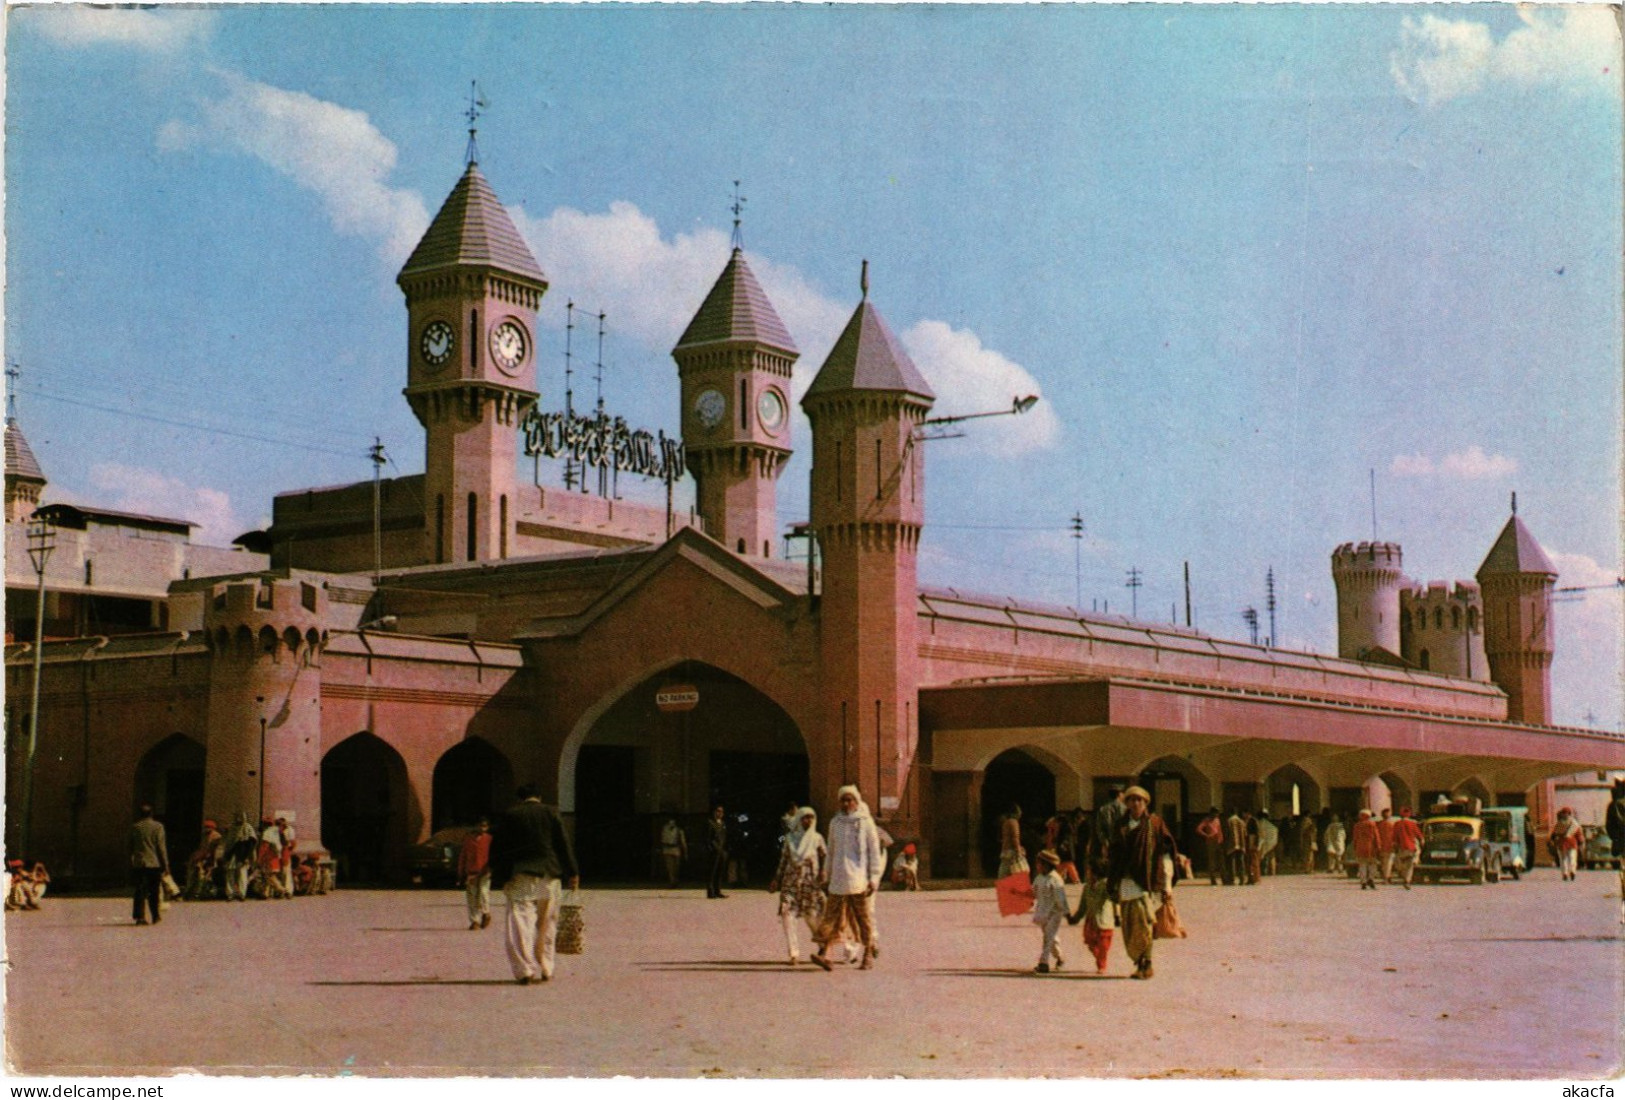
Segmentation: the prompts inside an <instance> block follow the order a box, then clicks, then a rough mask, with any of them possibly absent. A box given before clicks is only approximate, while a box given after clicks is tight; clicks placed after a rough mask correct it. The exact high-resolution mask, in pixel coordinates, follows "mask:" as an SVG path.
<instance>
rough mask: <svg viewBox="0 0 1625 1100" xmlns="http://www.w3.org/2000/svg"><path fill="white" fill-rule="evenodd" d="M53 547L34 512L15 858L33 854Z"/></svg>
mask: <svg viewBox="0 0 1625 1100" xmlns="http://www.w3.org/2000/svg"><path fill="white" fill-rule="evenodd" d="M55 549H56V525H55V524H54V523H52V522H51V521H50V519H49V518H47V517H45V516H42V515H40V514H39V513H38V512H35V513H34V515H33V516H32V518H30V520H29V522H28V560H29V562H30V563H32V564H33V566H34V573H35V574H36V575H37V576H38V577H39V587H38V588H37V589H36V590H35V597H34V688H33V699H32V701H31V703H30V705H29V708H28V754H27V756H26V757H25V758H24V761H23V829H22V850H21V851H19V852H17V853H16V858H27V857H29V856H30V855H32V853H33V848H32V847H31V844H32V842H33V830H34V750H35V749H36V747H37V746H38V745H39V687H40V673H41V671H42V665H43V660H42V658H43V657H44V653H43V652H42V651H43V649H44V645H45V565H46V563H47V562H49V561H50V560H51V551H53V550H55Z"/></svg>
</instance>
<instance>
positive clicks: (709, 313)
mask: <svg viewBox="0 0 1625 1100" xmlns="http://www.w3.org/2000/svg"><path fill="white" fill-rule="evenodd" d="M671 354H672V358H673V359H675V360H677V373H678V377H679V378H680V379H681V382H682V401H683V420H682V424H683V445H684V448H685V449H686V450H687V452H688V472H689V473H691V474H693V475H694V486H695V488H694V497H695V506H696V507H697V508H698V510H699V513H700V515H701V517H702V518H704V520H705V531H706V534H708V535H710V536H711V537H712V538H714V539H716V540H717V541H718V542H720V543H722V545H724V546H726V547H727V548H728V549H729V550H732V551H733V552H734V553H736V554H739V555H741V556H742V557H750V558H757V557H760V558H769V557H772V556H773V541H774V538H775V536H776V534H777V527H778V516H777V508H778V504H777V486H778V479H779V472H780V470H782V469H783V468H784V463H785V461H786V460H787V459H788V458H789V457H790V368H791V366H792V365H793V364H794V363H795V361H796V358H797V357H798V356H799V355H800V354H801V353H800V352H798V351H797V350H796V345H795V341H793V340H791V339H790V333H789V330H788V329H786V328H785V327H784V322H783V321H781V320H779V315H778V313H777V312H775V311H774V309H773V303H771V302H769V301H768V299H767V295H766V294H764V293H763V292H762V287H761V284H760V283H758V282H757V281H756V276H755V275H754V274H752V273H751V270H750V265H749V264H747V263H746V262H745V253H744V251H743V250H742V249H740V248H737V247H736V248H735V249H734V251H733V255H732V257H730V258H729V260H728V266H727V267H725V268H723V269H722V275H721V276H720V277H719V278H718V279H717V281H716V285H715V286H713V287H712V288H711V292H710V293H709V294H707V295H706V296H705V301H704V302H703V303H701V305H700V309H699V312H698V313H696V314H695V315H694V319H693V320H692V321H690V322H689V325H688V328H687V329H685V330H684V332H683V335H682V338H681V339H680V340H678V341H677V346H676V347H675V348H673V349H672V353H671Z"/></svg>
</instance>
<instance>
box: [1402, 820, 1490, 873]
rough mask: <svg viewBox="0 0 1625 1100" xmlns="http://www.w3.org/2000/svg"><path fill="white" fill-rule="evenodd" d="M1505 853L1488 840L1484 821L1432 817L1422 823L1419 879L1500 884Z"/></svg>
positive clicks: (1418, 868)
mask: <svg viewBox="0 0 1625 1100" xmlns="http://www.w3.org/2000/svg"><path fill="white" fill-rule="evenodd" d="M1501 860H1502V849H1501V847H1500V845H1499V844H1497V843H1496V842H1495V841H1493V840H1490V839H1488V838H1486V836H1485V820H1484V818H1482V817H1457V816H1454V815H1452V816H1449V817H1430V818H1428V819H1427V820H1426V821H1424V822H1422V851H1421V854H1420V855H1419V856H1418V858H1417V862H1416V877H1417V879H1419V880H1420V881H1422V882H1438V881H1440V880H1442V879H1446V878H1462V879H1466V880H1467V881H1468V882H1500V881H1501V870H1502V863H1501Z"/></svg>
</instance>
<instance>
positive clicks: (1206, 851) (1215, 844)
mask: <svg viewBox="0 0 1625 1100" xmlns="http://www.w3.org/2000/svg"><path fill="white" fill-rule="evenodd" d="M1196 835H1197V836H1199V837H1201V838H1202V854H1203V858H1204V859H1205V860H1206V861H1207V881H1208V885H1209V886H1217V885H1219V877H1220V876H1221V875H1223V877H1224V884H1225V885H1226V886H1228V885H1230V869H1229V868H1228V867H1226V866H1225V859H1224V825H1223V824H1221V823H1220V821H1219V808H1218V807H1217V806H1215V807H1213V808H1212V809H1210V810H1208V812H1207V816H1206V817H1204V818H1203V819H1202V823H1201V824H1200V825H1198V826H1196Z"/></svg>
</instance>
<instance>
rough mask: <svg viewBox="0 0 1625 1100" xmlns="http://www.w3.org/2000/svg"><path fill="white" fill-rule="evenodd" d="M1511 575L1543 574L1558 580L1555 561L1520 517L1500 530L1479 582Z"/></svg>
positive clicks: (1513, 517) (1485, 560)
mask: <svg viewBox="0 0 1625 1100" xmlns="http://www.w3.org/2000/svg"><path fill="white" fill-rule="evenodd" d="M1508 573H1544V574H1546V575H1547V576H1551V577H1555V576H1557V568H1556V567H1555V566H1554V565H1552V559H1551V558H1548V557H1547V556H1546V552H1545V551H1544V550H1542V549H1541V548H1540V543H1538V542H1536V541H1535V536H1534V535H1531V534H1530V533H1529V528H1527V527H1525V526H1524V525H1523V520H1521V519H1519V518H1518V516H1517V513H1513V515H1512V518H1511V519H1509V520H1507V525H1506V526H1505V527H1503V528H1501V537H1500V538H1498V539H1496V540H1495V545H1494V546H1492V547H1491V548H1490V553H1489V556H1488V557H1486V558H1485V559H1484V564H1483V565H1481V566H1479V567H1478V579H1479V580H1480V581H1482V580H1483V579H1484V578H1485V577H1488V576H1501V575H1505V574H1508Z"/></svg>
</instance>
